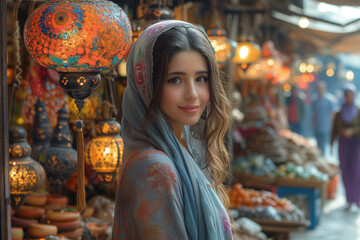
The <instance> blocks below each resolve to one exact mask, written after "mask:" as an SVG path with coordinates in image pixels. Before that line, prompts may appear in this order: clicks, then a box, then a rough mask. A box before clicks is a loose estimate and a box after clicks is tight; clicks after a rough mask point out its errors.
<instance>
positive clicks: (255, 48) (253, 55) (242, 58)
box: [233, 42, 261, 71]
mask: <svg viewBox="0 0 360 240" xmlns="http://www.w3.org/2000/svg"><path fill="white" fill-rule="evenodd" d="M260 55H261V50H260V47H259V45H257V44H255V43H253V42H238V44H237V47H236V50H235V56H234V58H233V62H234V63H236V64H239V65H240V67H241V68H242V69H243V70H244V71H246V70H247V69H248V67H249V66H250V64H252V63H253V62H256V61H257V60H258V59H259V58H260Z"/></svg>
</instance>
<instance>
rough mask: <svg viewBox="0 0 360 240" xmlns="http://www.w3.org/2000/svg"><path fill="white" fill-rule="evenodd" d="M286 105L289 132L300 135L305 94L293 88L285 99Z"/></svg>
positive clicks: (303, 115) (303, 116) (303, 117)
mask: <svg viewBox="0 0 360 240" xmlns="http://www.w3.org/2000/svg"><path fill="white" fill-rule="evenodd" d="M286 105H287V116H288V121H289V127H290V130H291V131H293V132H295V133H298V134H300V135H302V134H303V124H304V121H305V94H304V93H302V92H300V91H299V89H298V88H297V87H296V86H293V87H292V88H291V95H290V96H289V97H287V98H286Z"/></svg>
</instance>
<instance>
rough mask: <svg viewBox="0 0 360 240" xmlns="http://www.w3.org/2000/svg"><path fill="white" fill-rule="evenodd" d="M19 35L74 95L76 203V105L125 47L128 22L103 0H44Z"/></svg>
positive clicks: (81, 176)
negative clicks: (55, 72)
mask: <svg viewBox="0 0 360 240" xmlns="http://www.w3.org/2000/svg"><path fill="white" fill-rule="evenodd" d="M24 40H25V44H26V47H27V49H28V50H29V52H30V55H31V56H32V57H33V58H34V59H35V61H36V62H38V63H39V64H40V65H42V66H44V67H47V68H50V69H53V70H55V71H57V72H59V84H60V86H61V87H62V88H64V89H65V90H66V92H67V94H68V95H69V96H70V97H71V98H74V99H75V104H76V106H77V108H78V110H79V118H80V121H78V122H77V123H76V127H77V148H78V163H79V164H78V184H79V185H80V187H79V188H78V192H77V193H78V195H77V208H78V209H79V210H80V211H83V210H84V209H85V207H86V202H85V189H84V183H85V171H84V160H83V151H84V149H83V145H84V141H83V133H82V126H83V123H82V121H81V109H82V108H83V105H84V102H85V99H86V98H87V97H89V96H90V95H91V93H92V92H93V89H94V88H96V87H97V86H99V84H100V72H101V71H103V70H106V69H109V68H111V67H114V66H115V65H117V64H119V63H120V62H121V61H122V59H123V57H124V56H125V55H126V54H127V53H128V51H129V49H130V46H131V40H132V37H131V25H130V21H129V19H128V17H127V15H126V14H125V12H124V11H123V10H122V9H121V8H120V7H118V6H117V5H116V4H114V3H112V2H110V1H107V0H78V1H76V0H50V1H46V2H45V3H43V4H41V5H40V6H39V7H38V8H37V9H35V10H34V11H33V12H32V13H31V15H30V16H29V18H28V19H27V21H26V23H25V27H24Z"/></svg>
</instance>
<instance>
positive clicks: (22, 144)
mask: <svg viewBox="0 0 360 240" xmlns="http://www.w3.org/2000/svg"><path fill="white" fill-rule="evenodd" d="M30 155H31V147H30V145H29V143H28V142H27V141H26V131H25V129H24V128H22V127H18V126H16V127H11V128H10V130H9V183H10V197H11V206H12V207H13V208H14V209H18V208H20V207H21V205H22V204H23V203H24V201H25V200H26V197H27V195H28V194H29V193H30V192H32V191H35V190H36V189H37V188H39V187H40V186H41V185H42V184H43V183H44V181H45V171H44V168H43V167H42V166H41V164H40V163H38V162H36V161H34V160H33V159H32V158H31V157H30Z"/></svg>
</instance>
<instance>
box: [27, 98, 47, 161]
mask: <svg viewBox="0 0 360 240" xmlns="http://www.w3.org/2000/svg"><path fill="white" fill-rule="evenodd" d="M51 133H52V128H51V125H50V122H49V119H48V116H47V114H46V110H45V104H44V102H42V101H40V98H38V99H37V102H36V104H35V116H34V126H33V133H32V134H33V146H32V150H33V151H32V154H31V157H32V158H33V159H35V160H36V161H39V155H40V154H41V152H43V151H44V150H45V149H47V148H49V147H50V137H51Z"/></svg>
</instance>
